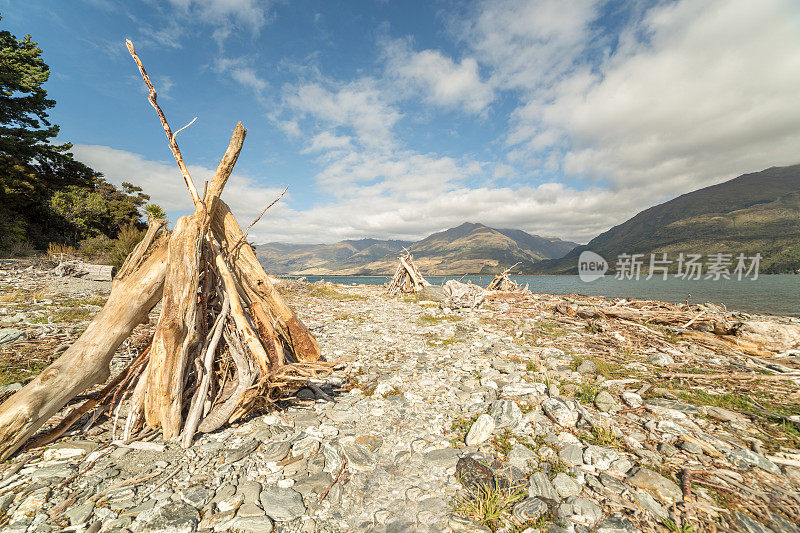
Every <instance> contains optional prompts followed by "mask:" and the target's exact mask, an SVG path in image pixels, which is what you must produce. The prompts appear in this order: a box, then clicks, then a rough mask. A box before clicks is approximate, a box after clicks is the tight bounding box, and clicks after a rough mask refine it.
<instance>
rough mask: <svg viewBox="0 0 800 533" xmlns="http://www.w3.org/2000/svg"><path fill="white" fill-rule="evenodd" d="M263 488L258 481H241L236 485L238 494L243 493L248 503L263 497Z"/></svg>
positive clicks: (256, 501) (255, 501)
mask: <svg viewBox="0 0 800 533" xmlns="http://www.w3.org/2000/svg"><path fill="white" fill-rule="evenodd" d="M261 490H262V487H261V483H259V482H258V481H250V480H247V481H241V482H240V483H239V484H238V485H237V486H236V494H238V495H241V496H242V498H244V501H245V502H248V503H258V502H259V501H260V499H261Z"/></svg>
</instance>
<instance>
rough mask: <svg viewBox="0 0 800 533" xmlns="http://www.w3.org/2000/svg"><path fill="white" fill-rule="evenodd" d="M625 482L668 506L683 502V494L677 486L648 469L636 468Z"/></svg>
mask: <svg viewBox="0 0 800 533" xmlns="http://www.w3.org/2000/svg"><path fill="white" fill-rule="evenodd" d="M626 481H627V482H628V484H629V485H631V486H633V487H636V488H639V489H642V490H645V491H647V492H649V493H650V494H651V495H652V496H653V497H654V498H656V499H657V500H659V501H661V502H664V503H666V504H668V505H672V504H673V503H675V502H680V501H683V492H682V491H681V489H680V487H678V485H677V484H675V483H674V482H672V481H670V480H669V479H667V478H665V477H664V476H662V475H661V474H658V473H656V472H653V471H652V470H650V469H647V468H644V467H637V468H635V469H633V470H632V471H631V473H630V475H628V478H627V480H626Z"/></svg>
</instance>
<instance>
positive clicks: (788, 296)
mask: <svg viewBox="0 0 800 533" xmlns="http://www.w3.org/2000/svg"><path fill="white" fill-rule="evenodd" d="M511 278H512V279H513V280H514V281H516V282H517V283H519V284H521V285H522V286H524V285H525V284H526V283H527V284H528V285H529V288H530V290H531V291H533V292H535V293H542V294H585V295H587V296H607V297H611V298H636V299H640V300H661V301H664V302H672V303H679V302H685V301H686V298H687V297H689V302H690V303H705V302H712V303H715V304H718V305H724V306H726V307H727V308H728V309H729V310H731V311H745V312H748V313H763V314H773V315H790V316H800V276H798V275H791V274H762V275H759V277H758V279H756V280H753V279H749V278H748V279H742V280H741V281H739V280H736V279H731V280H725V279H720V280H717V281H715V280H711V279H709V280H706V279H700V280H684V279H680V278H675V277H670V278H668V279H666V280H664V279H662V278H660V277H654V278H652V279H650V280H645V279H644V277H642V278H641V279H639V280H633V279H631V280H618V279H615V278H614V277H613V276H604V277H602V278H600V279H598V280H595V281H592V282H589V283H586V282H583V281H581V280H580V278H579V277H578V276H511ZM306 279H307V280H308V281H311V282H314V281H319V280H321V279H325V280H327V281H331V282H333V283H342V284H345V285H351V284H356V285H383V284H384V283H386V282H387V281H389V277H388V276H306ZM425 279H427V280H428V281H429V282H430V283H433V284H435V285H441V284H442V283H444V282H445V281H446V280H448V279H461V278H460V276H426V277H425ZM467 280H469V281H472V282H473V283H477V284H478V285H481V286H483V287H485V286H486V285H488V284H489V282H490V281H491V280H492V276H466V277H464V278H463V280H462V281H467ZM690 295H691V296H690Z"/></svg>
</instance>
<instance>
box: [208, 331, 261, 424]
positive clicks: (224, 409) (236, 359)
mask: <svg viewBox="0 0 800 533" xmlns="http://www.w3.org/2000/svg"><path fill="white" fill-rule="evenodd" d="M224 335H225V340H226V342H227V345H228V350H229V351H230V353H231V357H232V358H233V363H234V364H235V365H236V374H237V383H236V389H235V390H234V391H233V394H231V396H230V397H229V398H228V399H227V400H225V402H223V404H222V405H220V406H217V407H215V408H214V409H212V410H211V412H210V413H208V416H207V417H205V418H204V419H203V421H202V422H201V423H200V425H199V426H198V428H197V429H198V430H199V431H200V432H202V433H210V432H212V431H215V430H216V429H218V428H219V427H220V426H222V425H223V424H225V423H226V422H227V421H228V419H229V418H230V417H231V415H232V414H233V412H234V411H235V410H236V406H237V405H239V403H240V402H241V401H242V397H243V396H244V393H245V391H246V390H247V388H248V387H250V385H252V384H253V375H252V374H251V373H250V368H249V365H248V363H247V358H246V357H245V354H244V353H243V352H242V351H241V350H240V349H239V347H238V346H236V342H235V341H234V340H233V335H231V334H230V333H228V332H227V331H225V332H224Z"/></svg>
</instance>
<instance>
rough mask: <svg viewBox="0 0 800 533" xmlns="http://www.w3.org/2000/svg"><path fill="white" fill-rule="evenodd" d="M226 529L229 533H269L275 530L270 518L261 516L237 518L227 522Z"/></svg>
mask: <svg viewBox="0 0 800 533" xmlns="http://www.w3.org/2000/svg"><path fill="white" fill-rule="evenodd" d="M262 514H263V513H262ZM226 527H227V531H229V532H231V533H270V532H271V531H272V530H273V529H274V528H275V525H274V523H273V522H272V519H271V518H270V517H268V516H261V517H241V518H240V517H237V518H236V519H234V520H233V521H231V522H229V523H228V524H227V525H226Z"/></svg>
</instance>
